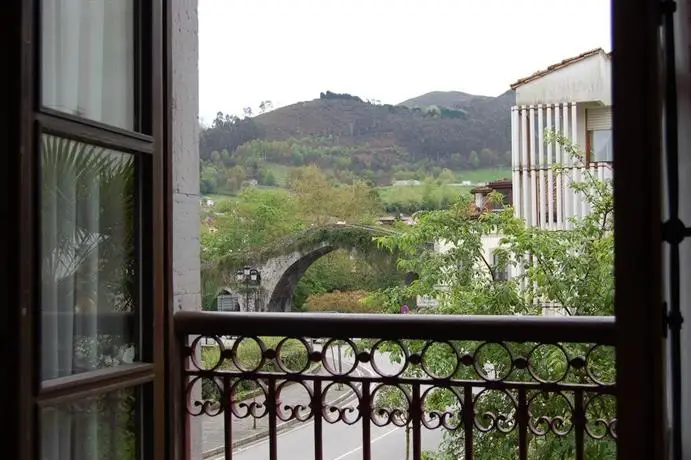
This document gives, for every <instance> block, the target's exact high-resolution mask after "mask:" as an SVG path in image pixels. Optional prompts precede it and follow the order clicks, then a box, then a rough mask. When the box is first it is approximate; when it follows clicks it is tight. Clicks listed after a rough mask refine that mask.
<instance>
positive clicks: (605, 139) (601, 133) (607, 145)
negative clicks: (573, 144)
mask: <svg viewBox="0 0 691 460" xmlns="http://www.w3.org/2000/svg"><path fill="white" fill-rule="evenodd" d="M590 145H591V146H592V154H593V161H612V160H613V154H612V130H611V129H607V130H597V131H592V140H591V144H590Z"/></svg>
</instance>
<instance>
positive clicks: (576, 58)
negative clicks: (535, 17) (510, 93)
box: [511, 48, 612, 89]
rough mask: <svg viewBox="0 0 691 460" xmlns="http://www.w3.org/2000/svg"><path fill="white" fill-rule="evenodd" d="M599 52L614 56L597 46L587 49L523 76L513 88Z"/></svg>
mask: <svg viewBox="0 0 691 460" xmlns="http://www.w3.org/2000/svg"><path fill="white" fill-rule="evenodd" d="M599 53H603V54H605V55H606V56H607V57H611V56H612V53H611V52H610V53H605V51H604V50H603V49H602V48H595V49H592V50H590V51H586V52H585V53H581V54H579V55H578V56H574V57H570V58H568V59H564V60H563V61H561V62H559V63H557V64H552V65H551V66H549V67H547V68H546V69H544V70H539V71H537V72H535V73H534V74H532V75H531V76H529V77H525V78H521V79H520V80H518V81H517V82H516V83H514V84H512V85H511V89H516V88H518V87H519V86H521V85H524V84H526V83H528V82H531V81H533V80H537V79H538V78H542V77H544V76H545V75H547V74H550V73H552V72H554V71H556V70H559V69H562V68H564V67H566V66H568V65H571V64H573V63H575V62H578V61H582V60H583V59H586V58H589V57H591V56H595V55H597V54H599Z"/></svg>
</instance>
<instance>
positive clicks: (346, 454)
mask: <svg viewBox="0 0 691 460" xmlns="http://www.w3.org/2000/svg"><path fill="white" fill-rule="evenodd" d="M400 429H401V427H396V428H394V429H393V430H391V431H387V432H386V433H384V434H383V435H381V436H377V437H376V438H374V439H372V440H371V441H370V446H371V445H372V444H374V443H375V442H377V441H379V440H380V439H382V438H385V437H387V436H388V435H390V434H391V433H395V432H396V431H398V430H400ZM359 450H362V446H360V447H356V448H355V449H353V450H351V451H348V452H346V453H345V454H343V455H341V456H338V457H336V458H334V459H333V460H343V459H344V458H346V457H347V456H349V455H352V454H354V453H355V452H357V451H359Z"/></svg>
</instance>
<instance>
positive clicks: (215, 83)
mask: <svg viewBox="0 0 691 460" xmlns="http://www.w3.org/2000/svg"><path fill="white" fill-rule="evenodd" d="M180 1H183V0H180ZM199 41H200V44H199V46H200V50H199V51H200V53H199V54H200V59H199V72H200V116H201V118H202V121H203V122H205V123H209V122H210V121H211V120H212V119H213V118H214V117H215V114H216V112H218V111H222V112H224V113H232V114H241V113H242V108H243V107H246V106H251V107H253V109H255V110H256V107H257V106H258V105H259V103H260V101H262V100H265V99H269V100H271V101H272V102H273V103H274V106H275V107H280V106H283V105H288V104H292V103H295V102H298V101H304V100H311V99H315V98H317V97H319V93H320V92H321V91H326V90H331V91H335V92H346V93H350V94H354V95H357V96H360V97H362V98H363V99H378V100H380V101H381V102H382V103H390V104H396V103H399V102H401V101H403V100H405V99H408V98H411V97H415V96H418V95H420V94H423V93H426V92H429V91H437V90H440V91H449V90H456V91H464V92H467V93H472V94H483V95H489V96H496V95H499V94H501V93H503V92H504V91H506V90H508V89H509V85H510V84H511V83H513V82H514V81H516V80H517V79H519V78H522V77H525V76H528V75H530V74H532V73H533V72H535V71H537V70H540V69H542V68H545V67H547V66H548V65H550V64H553V63H555V62H559V61H561V60H562V59H564V58H567V57H571V56H575V55H578V54H580V53H582V52H583V51H587V50H589V49H592V48H597V47H603V48H604V49H605V51H610V50H611V48H610V1H609V0H200V1H199Z"/></svg>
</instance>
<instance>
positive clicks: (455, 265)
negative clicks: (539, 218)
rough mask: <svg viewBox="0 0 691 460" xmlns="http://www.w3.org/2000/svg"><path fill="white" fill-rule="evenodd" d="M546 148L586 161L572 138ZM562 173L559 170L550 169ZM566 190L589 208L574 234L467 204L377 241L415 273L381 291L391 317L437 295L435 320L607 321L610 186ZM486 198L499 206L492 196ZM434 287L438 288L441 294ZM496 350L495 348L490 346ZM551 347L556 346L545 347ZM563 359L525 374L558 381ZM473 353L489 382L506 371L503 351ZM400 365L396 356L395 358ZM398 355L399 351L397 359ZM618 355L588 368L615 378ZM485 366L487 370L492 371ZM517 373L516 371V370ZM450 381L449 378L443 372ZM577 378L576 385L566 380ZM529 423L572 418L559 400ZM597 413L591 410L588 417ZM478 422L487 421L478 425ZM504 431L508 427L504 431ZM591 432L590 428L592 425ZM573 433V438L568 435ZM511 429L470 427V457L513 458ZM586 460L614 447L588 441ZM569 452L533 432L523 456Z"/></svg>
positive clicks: (450, 442)
mask: <svg viewBox="0 0 691 460" xmlns="http://www.w3.org/2000/svg"><path fill="white" fill-rule="evenodd" d="M548 139H549V141H552V142H558V143H559V144H561V145H562V146H563V148H564V149H565V151H566V152H567V153H568V154H569V155H570V156H571V157H573V158H574V160H575V161H576V162H577V163H579V162H581V161H582V159H583V155H582V154H581V152H579V151H578V150H577V148H576V146H574V145H573V144H571V143H570V142H569V141H568V139H566V138H564V137H562V136H557V135H552V136H550V137H549V138H548ZM555 169H556V172H557V173H558V174H561V173H563V172H564V169H563V168H560V167H556V168H555ZM571 187H572V188H573V189H574V190H575V191H576V192H577V194H578V196H579V197H580V198H581V199H582V200H584V201H585V203H586V204H587V206H588V209H590V214H589V215H587V216H586V217H584V218H580V219H576V218H574V219H572V220H571V229H569V230H563V231H552V230H542V229H539V228H535V227H530V226H527V225H526V224H525V222H524V221H522V220H520V219H518V218H516V217H515V216H514V215H513V212H512V210H511V209H510V208H508V209H505V210H503V211H502V212H499V213H496V212H486V213H483V214H481V215H479V216H478V215H476V214H475V211H474V210H473V207H472V202H471V200H470V198H462V199H460V200H459V201H457V202H456V203H455V204H453V205H452V207H451V208H450V209H447V210H440V211H431V212H426V213H424V214H422V215H421V216H420V217H419V222H418V224H417V225H415V226H411V227H410V228H409V230H408V231H407V232H405V233H404V234H403V235H400V236H387V237H383V238H380V243H381V244H382V245H383V246H385V247H387V248H389V249H391V250H396V251H397V253H398V254H399V259H398V266H399V269H401V270H402V271H404V272H408V271H411V272H415V273H417V274H418V275H419V279H417V280H415V281H414V282H413V283H411V284H410V285H409V286H405V287H394V288H389V289H387V290H384V291H382V292H380V293H379V295H383V296H385V297H386V299H387V300H386V301H385V302H384V303H385V304H386V305H388V306H389V308H390V309H391V310H392V311H395V310H394V309H397V308H398V305H400V302H401V300H402V299H405V298H409V297H411V296H415V295H435V296H436V297H437V298H438V299H439V302H440V305H439V307H437V309H436V310H435V311H434V313H440V314H464V315H485V314H489V315H494V314H501V315H512V314H522V315H540V314H542V312H543V308H544V307H545V306H546V305H550V306H556V308H558V309H559V310H560V311H561V312H562V313H563V314H565V315H612V314H613V312H614V276H613V257H614V249H613V248H614V245H613V243H614V241H613V230H614V228H613V194H612V184H611V181H603V180H600V179H599V178H598V177H596V176H594V175H591V174H588V173H586V175H585V177H584V178H583V180H582V181H581V182H576V183H572V184H571ZM491 199H494V200H498V199H500V197H498V196H497V195H496V194H493V195H492V196H491ZM488 236H495V237H497V238H499V240H500V241H499V244H498V246H497V248H496V249H494V255H496V256H497V258H498V259H499V263H498V264H495V263H494V261H493V255H492V254H488V253H486V252H485V249H484V247H483V240H484V239H485V238H486V237H488ZM430 241H436V242H443V243H445V245H446V248H447V250H446V251H440V252H436V251H433V250H429V249H426V248H427V243H428V242H430ZM497 265H499V266H503V265H507V266H509V267H511V271H512V272H513V273H514V277H513V278H512V279H509V280H508V281H503V280H500V279H498V277H497V273H498V271H499V267H498V266H497ZM439 286H443V288H442V289H440V288H439ZM477 345H478V344H473V343H468V342H458V343H456V344H455V346H456V347H458V349H460V350H475V349H477ZM532 345H534V344H508V345H507V346H510V347H511V348H510V350H511V352H512V354H513V356H527V354H528V353H529V351H530V346H532ZM407 346H408V348H409V349H410V351H411V352H415V351H419V349H420V346H421V344H420V343H417V342H413V341H409V342H408V343H407ZM563 347H564V350H565V351H566V352H568V353H570V354H572V355H577V356H583V353H584V351H586V350H587V348H586V346H585V345H583V344H564V345H563ZM487 348H492V347H487ZM550 348H552V349H550ZM560 353H563V352H562V351H560V350H559V349H558V348H557V347H546V348H545V350H544V351H541V352H540V353H535V354H532V355H531V367H532V368H533V369H534V370H535V372H536V373H538V374H539V375H542V376H545V375H548V376H553V375H559V372H560V370H561V369H565V367H564V366H566V364H565V363H564V360H563V355H560ZM480 355H481V354H480V353H479V352H478V353H477V354H476V355H475V360H476V361H477V362H476V363H475V364H476V366H477V367H479V368H484V369H485V372H487V373H488V375H490V376H491V375H493V373H495V374H497V373H501V372H502V371H503V370H505V369H508V367H509V366H510V364H507V362H506V359H505V358H504V357H503V356H505V355H504V352H503V351H502V350H500V349H499V347H496V349H495V350H489V349H486V350H485V352H483V353H482V356H480ZM393 356H394V358H396V354H395V353H394V354H393ZM398 357H400V354H399V355H398ZM613 359H614V356H613V353H612V352H611V350H607V351H603V352H602V353H596V354H595V355H593V356H591V357H590V362H589V366H591V367H590V370H591V371H592V372H594V373H597V375H598V378H599V379H600V380H602V381H605V382H613V381H614V370H613V369H614V361H613ZM454 360H455V358H454V357H452V355H451V354H450V353H447V354H446V355H445V354H444V353H439V354H436V355H435V356H434V359H431V360H430V361H429V362H430V364H429V365H430V367H431V368H432V370H433V372H437V371H439V372H438V373H439V374H444V373H445V372H444V370H445V369H453V366H452V363H453V362H454ZM488 369H489V370H488ZM512 372H518V371H512ZM447 374H448V373H447ZM454 377H455V378H460V379H477V374H476V371H475V369H474V368H472V367H471V368H464V367H463V366H460V367H459V369H457V370H456V371H455V374H454ZM511 379H512V380H519V381H531V380H533V378H532V377H531V376H530V375H529V374H526V373H517V374H511ZM571 379H573V380H571ZM569 381H574V382H575V383H585V382H587V381H589V377H588V375H586V374H585V372H583V371H582V370H581V371H575V370H573V369H571V371H570V374H569ZM435 404H436V408H437V410H440V411H447V410H449V408H454V407H455V408H456V410H458V405H457V400H456V399H454V397H440V398H439V400H438V401H437V402H436V403H435ZM514 407H515V406H514V404H513V403H512V402H511V401H510V400H508V398H507V397H506V394H505V393H502V392H500V391H491V390H490V391H487V392H485V393H483V396H482V397H479V396H478V397H476V407H475V412H476V414H482V413H484V412H487V411H489V412H493V413H494V414H500V415H501V416H503V417H505V419H504V422H502V423H509V422H506V420H510V419H511V413H512V411H513V410H514ZM531 410H532V411H533V417H534V418H535V417H539V415H540V414H548V415H550V416H551V417H555V416H556V417H563V420H565V422H564V423H570V422H568V421H569V420H570V417H571V409H570V405H569V404H568V403H567V402H566V400H564V399H562V398H560V397H559V396H558V395H557V394H554V393H551V394H550V397H546V398H542V399H540V400H539V401H538V400H536V401H534V402H533V403H532V404H531ZM590 410H592V411H595V412H596V413H597V415H598V416H600V417H602V418H605V419H608V420H609V419H612V418H613V417H614V414H615V408H614V402H613V401H612V400H611V399H607V398H602V401H600V402H598V403H597V404H593V406H592V407H590ZM589 416H590V417H592V416H593V414H592V413H590V414H589ZM479 423H482V424H484V422H483V421H480V422H479ZM505 427H510V424H509V425H505ZM591 429H592V427H591ZM462 433H463V430H457V431H450V432H448V433H446V437H445V441H444V443H443V446H442V449H441V451H440V452H439V453H438V455H437V456H436V457H435V458H438V459H444V460H445V459H451V458H454V459H455V458H457V456H458V452H462V449H463V436H462ZM572 436H573V432H572ZM517 440H518V438H517V430H516V429H513V430H511V431H510V433H508V434H502V433H500V432H498V430H496V429H494V430H491V431H490V432H487V433H485V432H482V430H475V449H474V450H475V452H476V458H480V459H487V460H489V459H513V458H516V456H517V454H516V452H517V451H516V444H517ZM585 443H586V444H585V454H586V458H594V459H605V458H613V457H614V452H615V445H614V442H613V441H612V440H611V439H609V438H607V437H605V439H603V440H599V441H595V440H592V439H590V438H589V437H588V436H587V435H586V441H585ZM574 449H575V445H574V442H573V439H572V438H569V437H565V438H562V437H556V436H550V435H548V436H541V437H540V436H533V435H532V434H531V435H529V457H530V458H538V459H542V458H544V459H547V458H573V457H574V455H575V451H574Z"/></svg>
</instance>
